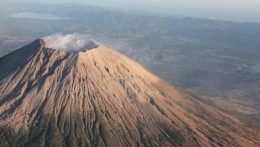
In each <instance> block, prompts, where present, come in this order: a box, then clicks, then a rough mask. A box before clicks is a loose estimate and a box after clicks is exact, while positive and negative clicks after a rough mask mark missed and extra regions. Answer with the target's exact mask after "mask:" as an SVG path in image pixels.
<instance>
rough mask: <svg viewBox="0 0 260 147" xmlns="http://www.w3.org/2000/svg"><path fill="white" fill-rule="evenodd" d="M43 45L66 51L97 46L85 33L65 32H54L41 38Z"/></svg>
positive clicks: (83, 49) (82, 49)
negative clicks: (64, 33)
mask: <svg viewBox="0 0 260 147" xmlns="http://www.w3.org/2000/svg"><path fill="white" fill-rule="evenodd" d="M42 39H43V40H44V42H45V47H47V48H52V49H58V50H63V51H66V52H79V51H85V50H88V49H93V48H96V47H98V45H97V44H96V43H95V42H94V41H93V40H91V39H90V37H89V36H88V35H86V34H79V33H73V34H66V35H63V34H61V33H56V34H53V35H50V36H46V37H43V38H42Z"/></svg>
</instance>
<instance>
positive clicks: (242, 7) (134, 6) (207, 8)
mask: <svg viewBox="0 0 260 147" xmlns="http://www.w3.org/2000/svg"><path fill="white" fill-rule="evenodd" d="M16 1H20V2H35V1H32V0H16ZM67 2H73V3H84V4H92V5H100V6H108V7H115V8H122V9H128V10H138V11H151V12H155V13H165V14H173V15H180V16H189V17H199V18H208V19H219V20H231V21H241V22H260V1H257V0H250V1H243V0H229V1H224V0H211V1H208V0H189V1H188V0H163V1H158V0H149V1H148V0H142V1H137V0H132V1H123V0H106V1H105V0H96V1H84V0H76V1H75V0H74V1H73V0H55V1H53V0H46V1H44V2H40V3H52V4H59V3H67Z"/></svg>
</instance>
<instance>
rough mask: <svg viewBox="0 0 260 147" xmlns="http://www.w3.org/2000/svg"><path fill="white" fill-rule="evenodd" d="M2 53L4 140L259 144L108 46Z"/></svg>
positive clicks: (38, 44) (36, 46) (0, 139)
mask: <svg viewBox="0 0 260 147" xmlns="http://www.w3.org/2000/svg"><path fill="white" fill-rule="evenodd" d="M44 44H45V43H44V41H43V40H36V41H35V42H33V43H32V44H29V45H27V46H25V47H23V48H21V49H20V50H17V51H15V52H13V53H11V54H9V55H6V56H4V57H2V58H0V70H1V71H0V129H1V130H0V146H1V147H2V146H37V147H38V146H46V147H49V146H111V147H119V146H133V147H138V146H140V147H141V146H156V147H157V146H163V147H167V146H259V145H260V144H259V140H260V137H259V134H258V133H257V132H255V131H253V130H251V129H248V128H246V127H245V126H244V124H242V123H240V122H239V121H238V120H237V119H235V118H233V117H232V116H229V115H227V114H224V113H222V112H220V111H218V110H216V109H214V108H211V107H209V106H206V105H205V104H203V103H201V102H199V101H197V100H196V99H194V98H193V97H191V96H190V95H188V94H185V93H184V92H181V91H179V90H177V89H176V88H174V87H172V86H171V85H169V84H167V83H166V82H164V81H162V80H161V79H160V78H158V77H157V76H155V75H153V74H151V73H150V72H148V71H147V70H145V69H144V68H143V67H142V66H140V65H138V64H137V63H135V62H134V61H132V60H130V59H128V58H127V57H126V56H123V55H121V54H119V53H117V52H115V51H113V50H111V49H108V48H106V47H104V46H102V45H98V46H95V47H96V48H93V49H89V50H86V51H81V52H77V53H75V52H63V51H61V50H54V49H48V48H46V47H45V45H44Z"/></svg>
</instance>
